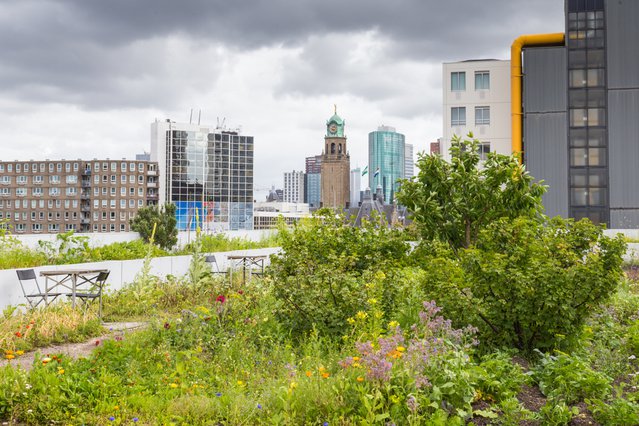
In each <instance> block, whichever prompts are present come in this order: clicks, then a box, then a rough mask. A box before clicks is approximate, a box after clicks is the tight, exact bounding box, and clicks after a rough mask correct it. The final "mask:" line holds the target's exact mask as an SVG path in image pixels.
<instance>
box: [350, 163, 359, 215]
mask: <svg viewBox="0 0 639 426" xmlns="http://www.w3.org/2000/svg"><path fill="white" fill-rule="evenodd" d="M361 192H362V169H360V168H359V167H358V168H356V169H353V170H351V201H350V206H351V207H357V206H359V203H360V201H361V200H360V194H361Z"/></svg>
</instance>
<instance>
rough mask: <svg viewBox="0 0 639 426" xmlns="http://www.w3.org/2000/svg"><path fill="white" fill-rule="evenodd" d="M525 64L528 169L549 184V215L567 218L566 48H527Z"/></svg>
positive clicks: (524, 95)
mask: <svg viewBox="0 0 639 426" xmlns="http://www.w3.org/2000/svg"><path fill="white" fill-rule="evenodd" d="M524 63H525V64H526V78H524V85H523V102H524V105H525V109H524V142H525V144H524V152H525V158H524V161H525V163H526V168H527V170H528V171H529V172H530V173H531V174H532V175H533V176H535V177H536V178H538V179H543V180H544V183H545V184H546V185H548V192H547V193H546V194H545V195H544V198H543V200H544V206H545V207H546V214H547V215H548V216H551V217H552V216H557V215H560V216H563V217H567V216H568V214H569V213H568V186H567V183H568V127H567V125H568V124H567V123H568V121H567V111H566V49H564V48H563V47H549V48H537V49H525V50H524ZM528 141H530V142H529V143H528Z"/></svg>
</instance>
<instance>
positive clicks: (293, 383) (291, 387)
mask: <svg viewBox="0 0 639 426" xmlns="http://www.w3.org/2000/svg"><path fill="white" fill-rule="evenodd" d="M288 387H289V388H290V389H295V388H296V387H297V383H295V382H291V384H290V385H288Z"/></svg>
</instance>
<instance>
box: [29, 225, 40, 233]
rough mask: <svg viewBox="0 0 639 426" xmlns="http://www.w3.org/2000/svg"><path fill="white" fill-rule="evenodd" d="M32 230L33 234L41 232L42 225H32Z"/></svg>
mask: <svg viewBox="0 0 639 426" xmlns="http://www.w3.org/2000/svg"><path fill="white" fill-rule="evenodd" d="M31 230H32V231H33V232H40V231H42V224H41V223H34V224H33V225H31Z"/></svg>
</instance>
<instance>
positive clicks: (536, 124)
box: [523, 0, 639, 229]
mask: <svg viewBox="0 0 639 426" xmlns="http://www.w3.org/2000/svg"><path fill="white" fill-rule="evenodd" d="M637 22H639V2H638V1H634V0H614V1H613V0H567V1H566V43H565V46H561V47H533V48H526V49H525V50H524V61H523V63H524V68H523V75H524V78H523V124H524V132H523V135H524V140H523V148H524V161H525V164H526V166H527V169H528V170H529V171H530V172H531V173H532V175H533V176H535V177H536V178H538V179H543V180H544V181H545V183H546V184H548V185H549V186H550V188H549V192H548V193H547V194H546V195H545V197H544V204H545V206H546V213H547V214H548V215H550V216H553V215H557V214H559V215H561V216H566V217H574V218H576V219H580V218H582V217H588V218H590V219H591V220H593V221H594V222H598V223H605V224H607V225H608V227H610V228H614V229H623V228H639V185H637V183H638V182H639V72H638V71H637V70H638V69H639V55H637V47H636V46H638V45H639V27H638V26H637V25H636V23H637Z"/></svg>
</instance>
